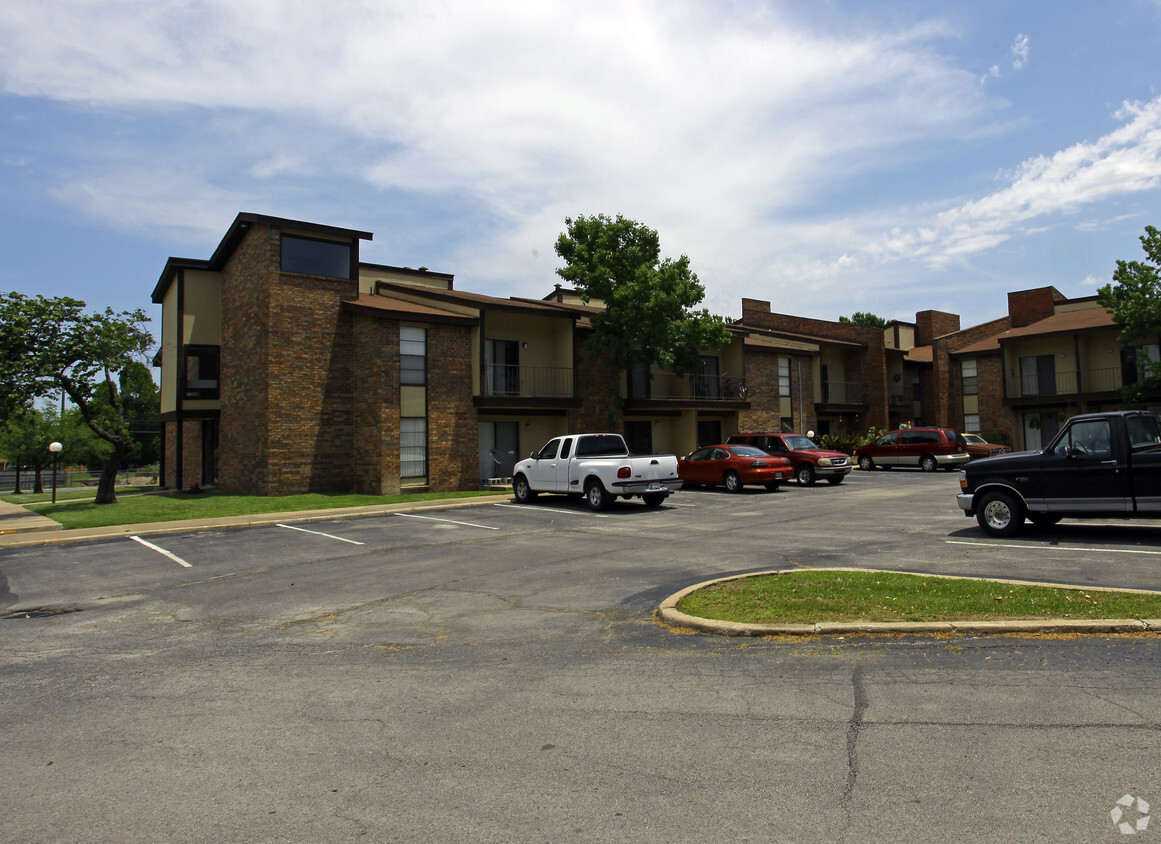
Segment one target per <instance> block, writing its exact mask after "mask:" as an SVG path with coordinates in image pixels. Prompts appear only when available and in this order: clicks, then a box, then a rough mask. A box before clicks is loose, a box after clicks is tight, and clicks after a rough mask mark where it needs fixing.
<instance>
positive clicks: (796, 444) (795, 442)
mask: <svg viewBox="0 0 1161 844" xmlns="http://www.w3.org/2000/svg"><path fill="white" fill-rule="evenodd" d="M782 439H783V441H785V443H786V447H787V448H789V449H790V450H791V451H807V450H809V449H812V448H818V446H816V445H815V444H814V442H813V441H812V440H811V439H809V438H808V437H804V436H802V435H801V434H794V435H793V436H789V437H783V438H782Z"/></svg>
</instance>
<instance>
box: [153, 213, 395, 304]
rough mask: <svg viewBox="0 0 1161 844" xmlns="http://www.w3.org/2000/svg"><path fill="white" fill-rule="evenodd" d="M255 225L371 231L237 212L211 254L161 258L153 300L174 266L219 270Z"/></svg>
mask: <svg viewBox="0 0 1161 844" xmlns="http://www.w3.org/2000/svg"><path fill="white" fill-rule="evenodd" d="M255 225H268V226H273V227H275V228H280V229H294V230H295V231H301V232H306V233H309V234H320V235H326V236H328V237H340V238H344V239H349V240H373V239H374V238H375V235H373V234H371V232H364V231H358V230H356V229H344V228H339V227H337V226H324V225H322V224H321V223H307V222H304V221H302V220H289V219H286V218H285V217H269V216H267V215H265V214H251V213H248V212H245V211H243V212H241V213H239V214H238V216H237V217H235V218H234V222H232V223H231V224H230V228H229V229H227V230H226V234H225V235H224V236H223V237H222V240H221V242H220V243H218V248H217V249H215V250H214V254H213V255H211V256H210V259H209V260H208V261H207V260H201V259H197V258H170V259H169V260H168V261H166V262H165V269H163V270H162V271H161V277H160V278H159V279H158V280H157V285H156V286H155V287H154V288H153V302H154V303H155V304H161V302H162V301H163V300H164V299H165V291H166V290H167V289H168V288H169V285H170V283H172V281H173V279H174V277H175V275H176V270H179V269H187V270H188V269H196V270H210V271H212V272H219V271H220V270H221V269H222V267H224V266H225V265H226V262H227V261H228V260H230V256H231V255H233V254H234V250H235V249H237V248H238V244H240V243H241V242H242V238H243V237H245V235H246V232H247V231H249V229H250V228H251V227H252V226H255Z"/></svg>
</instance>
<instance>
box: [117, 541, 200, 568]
mask: <svg viewBox="0 0 1161 844" xmlns="http://www.w3.org/2000/svg"><path fill="white" fill-rule="evenodd" d="M129 538H130V539H132V540H133V541H134V542H140V543H141V544H142V545H144V546H145V547H146V548H152V549H153V550H154V551H156V552H157V553H158V554H161V555H162V556H163V557H169V559H171V560H173V561H174V562H175V563H177V564H178V565H179V566H185V567H186V568H187V569H192V568H193V565H192V564H191V563H187V562H186V561H185V560H183V559H182V558H181V557H179V556H177V555H176V554H171V553H170V552H169V551H166V550H165V549H164V548H158V547H157V546H156V545H154V544H153V543H152V542H146V541H145V540H144V539H142V538H141V537H140V536H131V537H129Z"/></svg>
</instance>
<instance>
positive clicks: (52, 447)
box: [48, 442, 64, 504]
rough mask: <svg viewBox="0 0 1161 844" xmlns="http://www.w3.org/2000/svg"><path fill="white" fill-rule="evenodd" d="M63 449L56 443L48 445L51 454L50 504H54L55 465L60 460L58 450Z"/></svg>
mask: <svg viewBox="0 0 1161 844" xmlns="http://www.w3.org/2000/svg"><path fill="white" fill-rule="evenodd" d="M62 448H64V446H63V445H61V444H60V443H58V442H51V443H49V444H48V450H49V451H51V452H52V503H53V504H56V464H57V461H58V460H59V459H60V450H61V449H62Z"/></svg>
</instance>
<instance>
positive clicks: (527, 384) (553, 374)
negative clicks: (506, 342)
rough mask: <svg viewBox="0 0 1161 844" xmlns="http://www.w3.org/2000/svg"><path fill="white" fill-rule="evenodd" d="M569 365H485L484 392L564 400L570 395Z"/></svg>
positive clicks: (571, 390) (570, 372) (571, 380)
mask: <svg viewBox="0 0 1161 844" xmlns="http://www.w3.org/2000/svg"><path fill="white" fill-rule="evenodd" d="M573 392H574V391H573V377H572V368H571V367H567V366H518V365H512V364H504V363H489V364H485V365H484V395H485V396H512V397H514V398H540V399H567V398H572V396H573Z"/></svg>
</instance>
